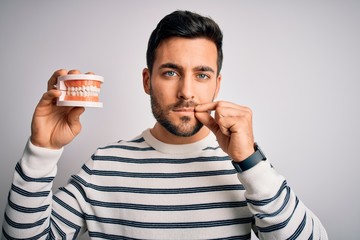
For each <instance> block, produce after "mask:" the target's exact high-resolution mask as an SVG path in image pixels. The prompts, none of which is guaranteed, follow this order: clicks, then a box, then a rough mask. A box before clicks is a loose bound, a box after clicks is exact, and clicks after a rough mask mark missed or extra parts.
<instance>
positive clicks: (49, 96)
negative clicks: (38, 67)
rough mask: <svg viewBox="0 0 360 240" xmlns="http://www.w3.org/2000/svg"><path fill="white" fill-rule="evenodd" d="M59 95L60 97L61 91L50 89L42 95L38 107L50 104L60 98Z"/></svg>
mask: <svg viewBox="0 0 360 240" xmlns="http://www.w3.org/2000/svg"><path fill="white" fill-rule="evenodd" d="M60 95H61V91H59V90H56V89H51V90H49V91H47V92H46V93H44V94H43V96H42V98H41V99H40V102H39V104H38V106H45V105H49V104H52V103H53V102H54V100H55V99H56V98H58V97H60Z"/></svg>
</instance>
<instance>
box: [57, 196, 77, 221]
mask: <svg viewBox="0 0 360 240" xmlns="http://www.w3.org/2000/svg"><path fill="white" fill-rule="evenodd" d="M53 200H54V201H55V202H56V203H57V204H59V205H60V206H62V207H63V208H65V209H66V210H68V211H69V212H71V213H73V214H74V215H76V216H78V217H80V218H82V219H84V215H83V214H82V213H81V212H78V211H77V210H75V209H74V208H72V207H71V206H69V205H68V204H66V203H65V202H63V201H62V200H61V199H60V198H58V197H57V196H55V195H54V196H53Z"/></svg>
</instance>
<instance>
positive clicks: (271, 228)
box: [258, 198, 299, 232]
mask: <svg viewBox="0 0 360 240" xmlns="http://www.w3.org/2000/svg"><path fill="white" fill-rule="evenodd" d="M298 204H299V199H298V198H296V204H295V208H294V210H293V212H292V213H291V215H290V216H289V217H288V218H287V219H286V220H285V221H283V222H281V223H278V224H275V225H271V226H268V227H258V229H259V232H273V231H277V230H279V229H282V228H284V227H285V226H286V225H287V224H288V223H289V222H290V220H291V218H292V216H293V215H294V213H295V211H296V209H297V206H298Z"/></svg>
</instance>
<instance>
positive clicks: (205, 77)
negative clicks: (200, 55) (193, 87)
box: [197, 73, 210, 79]
mask: <svg viewBox="0 0 360 240" xmlns="http://www.w3.org/2000/svg"><path fill="white" fill-rule="evenodd" d="M197 77H198V78H200V79H209V78H210V77H209V76H208V75H206V74H204V73H199V74H198V75H197Z"/></svg>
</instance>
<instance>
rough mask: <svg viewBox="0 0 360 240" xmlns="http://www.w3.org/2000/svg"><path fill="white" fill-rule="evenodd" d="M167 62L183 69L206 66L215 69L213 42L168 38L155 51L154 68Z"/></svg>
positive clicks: (214, 46)
mask: <svg viewBox="0 0 360 240" xmlns="http://www.w3.org/2000/svg"><path fill="white" fill-rule="evenodd" d="M167 62H170V63H175V64H178V65H181V66H183V67H187V66H188V67H193V66H199V65H208V66H211V67H213V68H214V69H215V68H216V65H217V48H216V45H215V43H214V42H212V41H211V40H208V39H206V38H192V39H189V38H181V37H172V38H168V39H165V40H164V41H162V42H161V43H160V44H159V46H158V47H157V49H156V52H155V61H154V67H156V66H158V65H161V64H164V63H167Z"/></svg>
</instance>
